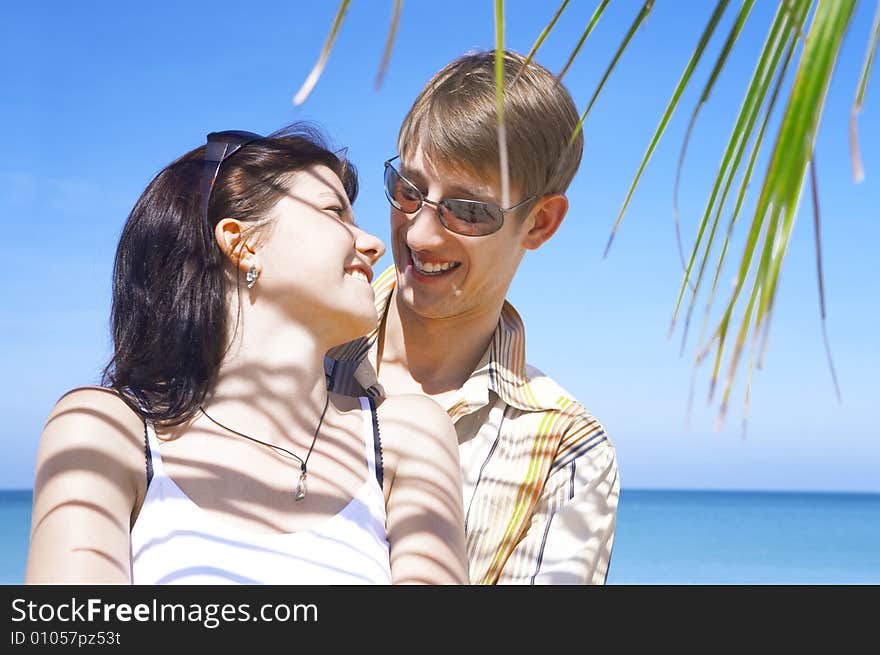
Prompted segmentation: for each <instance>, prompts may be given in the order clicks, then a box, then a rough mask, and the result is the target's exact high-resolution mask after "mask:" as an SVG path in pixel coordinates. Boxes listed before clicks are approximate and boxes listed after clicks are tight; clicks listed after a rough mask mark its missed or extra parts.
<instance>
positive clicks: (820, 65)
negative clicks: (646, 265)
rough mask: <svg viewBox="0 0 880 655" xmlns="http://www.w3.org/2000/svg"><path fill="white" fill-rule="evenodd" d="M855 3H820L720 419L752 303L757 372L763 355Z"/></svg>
mask: <svg viewBox="0 0 880 655" xmlns="http://www.w3.org/2000/svg"><path fill="white" fill-rule="evenodd" d="M855 3H856V0H819V2H818V5H817V7H816V12H815V14H814V16H813V20H812V24H811V26H810V30H809V33H808V34H807V39H806V42H805V46H804V51H803V53H802V55H801V60H800V62H799V64H798V69H797V72H796V74H795V79H794V82H793V84H792V89H791V94H790V96H789V99H788V105H787V107H786V111H785V114H784V115H783V117H782V123H781V125H780V128H779V132H778V134H777V138H776V143H775V145H774V148H773V152H772V154H771V157H770V163H769V165H768V169H767V175H766V177H765V178H764V183H763V185H762V188H761V193H760V196H759V198H758V203H757V208H756V210H755V214H754V219H753V229H752V231H753V232H754V231H755V227H756V226H761V225H763V224H766V231H765V237H764V241H763V245H762V247H761V248H760V249H761V258H760V261H759V263H758V267H757V270H756V272H755V281H754V286H753V290H752V294H751V299H750V301H749V309H747V314H746V317H744V319H743V322H742V324H741V328H740V333H739V336H738V338H737V343H736V346H735V350H734V352H733V354H732V356H731V361H730V367H729V373H728V376H727V380H726V383H725V391H724V399H723V400H722V404H721V412H720V418H722V419H723V416H724V413H725V411H726V408H727V400H728V398H729V395H730V390H731V387H732V384H733V378H734V375H735V372H736V365H737V362H738V359H739V355H740V352H741V346H742V341H743V340H744V334H745V331H746V329H748V327H749V323H751V308H752V306H753V305H755V299H756V298H757V304H756V305H755V316H754V324H753V334H754V338H758V337H759V335H760V338H761V340H762V345H761V349H760V355H759V357H758V366H759V367H760V366H761V365H762V361H763V358H764V355H765V353H766V347H767V343H768V334H769V325H770V320H771V317H772V310H773V304H774V300H775V296H776V289H777V286H778V283H779V272H780V270H781V267H782V262H783V261H784V258H785V254H786V252H787V248H788V244H789V243H790V239H791V233H792V228H793V227H794V221H795V218H796V216H797V213H798V212H797V210H798V204H799V201H800V197H801V191H802V189H803V183H804V178H805V173H806V168H807V166H808V165H809V162H810V160H811V159H812V156H813V147H814V142H815V136H816V131H817V128H818V125H819V121H820V119H821V115H822V110H823V109H824V106H825V99H826V95H827V92H828V86H829V84H830V81H831V74H832V72H833V70H834V65H835V63H836V61H837V57H838V53H839V50H840V45H841V43H842V41H843V37H844V35H845V33H846V31H847V28H848V26H849V22H850V20H851V18H852V14H853V11H854V9H855ZM757 250H758V245H757V243H752V244H751V245H750V246H747V248H746V250H745V252H744V253H743V259H742V263H741V265H740V276H739V278H738V282H737V288H736V289H735V290H734V293H733V294H732V297H731V300H730V302H729V303H728V306H727V309H726V310H725V312H724V316H725V318H727V317H729V316H730V314H731V312H732V311H733V307H734V305H735V304H736V301H737V298H738V295H739V292H740V291H741V289H742V285H743V281H744V279H745V275H744V273H745V272H747V271H748V270H749V268H750V262H751V260H752V257H753V255H754V253H755V252H756V251H757Z"/></svg>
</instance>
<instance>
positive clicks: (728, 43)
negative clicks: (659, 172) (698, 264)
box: [672, 0, 755, 269]
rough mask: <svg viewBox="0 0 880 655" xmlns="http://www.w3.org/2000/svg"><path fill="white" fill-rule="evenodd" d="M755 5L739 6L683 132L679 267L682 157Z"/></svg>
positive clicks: (675, 192) (680, 158)
mask: <svg viewBox="0 0 880 655" xmlns="http://www.w3.org/2000/svg"><path fill="white" fill-rule="evenodd" d="M754 5H755V0H745V1H744V2H743V4H742V7H740V11H739V15H738V16H737V17H736V21H735V22H734V24H733V27H731V28H730V32H729V33H728V35H727V39H726V40H725V42H724V47H723V48H722V49H721V54H720V55H718V59H717V60H716V61H715V67H714V68H713V69H712V73H711V75H709V79H708V81H707V82H706V85H705V87H704V88H703V92H702V93H701V94H700V99H699V101H698V102H697V106H696V107H694V111H693V113H692V114H691V119H690V121H688V126H687V131H686V132H685V136H684V142H683V143H682V145H681V152H680V153H679V156H678V167H677V168H676V171H675V183H674V185H673V187H672V216H673V221H674V223H675V241H676V244H677V245H678V255H679V257H680V258H681V267H682V269H686V268H687V265H686V264H685V263H684V250H683V248H682V245H681V230H680V229H679V219H678V187H679V183H680V182H681V170H682V168H683V167H684V157H685V154H686V153H687V147H688V143H689V142H690V138H691V133H692V132H693V129H694V125H695V124H696V122H697V116H699V114H700V109H702V107H703V105H704V104H706V102H707V101H708V100H709V96H710V95H711V93H712V88H713V87H714V86H715V82H716V81H717V79H718V76H719V75H720V74H721V71H722V70H723V68H724V65H725V64H726V63H727V57H728V56H729V55H730V51H731V50H732V49H733V46H734V44H735V43H736V41H737V39H738V38H739V35H740V33H741V32H742V28H743V26H745V24H746V19H747V18H748V17H749V14H750V13H751V11H752V7H754Z"/></svg>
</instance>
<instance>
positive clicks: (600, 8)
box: [556, 0, 609, 82]
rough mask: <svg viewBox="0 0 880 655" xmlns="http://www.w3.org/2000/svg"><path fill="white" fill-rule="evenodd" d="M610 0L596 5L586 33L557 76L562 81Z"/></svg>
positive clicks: (582, 35) (604, 0) (603, 0)
mask: <svg viewBox="0 0 880 655" xmlns="http://www.w3.org/2000/svg"><path fill="white" fill-rule="evenodd" d="M608 2H609V0H602V2H600V3H599V6H598V7H596V11H594V12H593V17H592V18H590V22H589V23H587V27H586V29H585V30H584V33H583V34H581V38H580V40H579V41H578V42H577V45H576V46H575V47H574V50H573V51H572V53H571V55H569V57H568V61H566V62H565V66H563V67H562V70H561V71H560V72H559V75H557V76H556V77H557V78H558V79H559V81H560V82H561V81H562V78H563V77H565V74H566V73H567V72H568V69H569V68H571V64H572V62H573V61H574V60H575V59H576V58H577V56H578V53H579V52H580V51H581V47H583V45H584V42H585V41H586V40H587V37H588V36H590V33H591V32H592V31H593V28H594V27H596V23H598V22H599V18H600V17H601V16H602V12H603V11H605V7H607V6H608Z"/></svg>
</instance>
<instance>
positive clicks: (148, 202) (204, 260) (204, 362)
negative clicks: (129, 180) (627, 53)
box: [102, 123, 357, 426]
mask: <svg viewBox="0 0 880 655" xmlns="http://www.w3.org/2000/svg"><path fill="white" fill-rule="evenodd" d="M204 156H205V147H204V146H201V147H199V148H196V149H195V150H192V151H190V152H188V153H186V154H185V155H183V156H182V157H180V158H179V159H178V160H176V161H174V162H173V163H171V164H169V165H168V166H167V167H165V168H164V169H163V170H162V171H161V172H160V173H159V174H158V175H157V176H156V177H155V178H154V179H153V181H152V182H150V184H149V185H148V186H147V188H146V189H145V190H144V192H143V194H142V195H141V197H140V198H139V199H138V201H137V203H136V204H135V206H134V209H132V211H131V214H130V215H129V217H128V221H127V222H126V224H125V227H124V229H123V231H122V236H121V237H120V240H119V246H118V248H117V250H116V261H115V265H114V271H113V307H112V313H111V319H110V322H111V330H112V335H113V347H114V349H113V357H112V358H111V360H110V362H109V363H108V364H107V367H106V368H105V369H104V374H103V379H102V383H103V384H104V385H105V386H109V387H112V388H114V389H116V390H117V391H119V392H120V393H121V395H122V397H123V398H124V399H125V400H126V401H127V402H128V403H129V404H130V405H132V406H133V407H135V408H136V409H137V411H138V412H139V413H140V414H141V416H143V417H144V419H146V420H148V421H151V422H153V423H156V424H159V425H162V426H172V425H178V424H180V423H183V422H184V421H186V420H187V419H189V418H190V417H191V416H193V414H195V412H196V410H197V409H198V407H199V405H200V404H201V403H202V401H203V400H204V398H205V397H206V395H207V394H208V392H209V391H210V390H211V388H212V386H213V384H214V382H215V380H216V376H217V372H218V370H219V367H220V363H221V362H222V360H223V357H224V355H225V354H226V350H227V348H228V345H229V344H228V343H227V341H228V338H229V331H228V325H227V323H228V317H229V308H228V301H227V299H228V297H229V291H230V288H231V286H232V285H233V284H235V285H239V284H240V280H239V276H238V275H236V278H235V281H233V279H232V277H231V276H230V275H229V274H228V268H227V266H228V264H227V262H228V260H227V257H226V255H224V254H223V253H222V252H221V250H220V247H219V246H218V245H217V242H216V240H215V237H214V227H215V226H216V225H217V223H218V221H220V220H221V219H222V218H234V219H236V220H238V221H241V222H242V223H244V224H247V223H251V224H253V225H258V224H260V223H261V222H263V221H264V219H265V218H266V215H267V214H268V212H269V210H270V209H272V207H274V205H275V204H276V203H277V202H278V200H280V199H281V196H282V194H283V193H284V192H285V188H284V185H283V181H284V179H285V178H286V176H288V175H289V174H291V173H293V172H296V171H300V170H303V169H305V168H308V167H309V166H312V165H316V164H323V165H325V166H327V167H328V168H330V169H331V170H332V171H334V172H335V173H336V174H337V175H338V176H339V178H340V180H342V184H343V187H344V188H345V192H346V194H347V195H348V198H349V200H350V201H351V202H354V199H355V196H356V195H357V173H356V172H355V170H354V168H353V166H352V165H351V164H350V163H349V162H348V161H347V160H346V159H345V157H344V156H343V155H341V154H335V153H334V152H332V151H330V150H329V149H328V147H327V145H326V142H325V140H324V138H323V137H322V135H321V134H320V132H319V131H318V130H317V129H316V128H314V127H312V126H310V125H308V124H303V123H297V124H294V125H291V126H289V127H287V128H284V129H283V130H280V131H279V132H276V133H274V134H272V135H270V136H268V137H266V138H264V139H260V140H258V141H253V142H251V143H248V144H246V145H244V146H243V147H242V148H241V149H240V150H238V151H237V152H235V154H233V155H232V156H230V157H229V158H228V159H226V160H224V161H223V164H222V165H221V166H220V172H219V174H218V176H217V180H216V182H215V184H214V187H213V190H212V191H211V195H210V204H209V206H208V219H207V221H206V220H205V216H204V209H203V205H202V195H201V191H200V189H201V179H202V175H203V171H204ZM239 288H240V287H239ZM236 327H237V326H236Z"/></svg>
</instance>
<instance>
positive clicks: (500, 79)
mask: <svg viewBox="0 0 880 655" xmlns="http://www.w3.org/2000/svg"><path fill="white" fill-rule="evenodd" d="M495 103H496V105H495V106H496V111H497V113H498V159H499V162H498V168H499V170H500V174H501V202H503V203H504V206H505V207H509V206H510V176H509V173H510V169H509V167H508V163H507V130H506V127H505V125H504V0H495Z"/></svg>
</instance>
